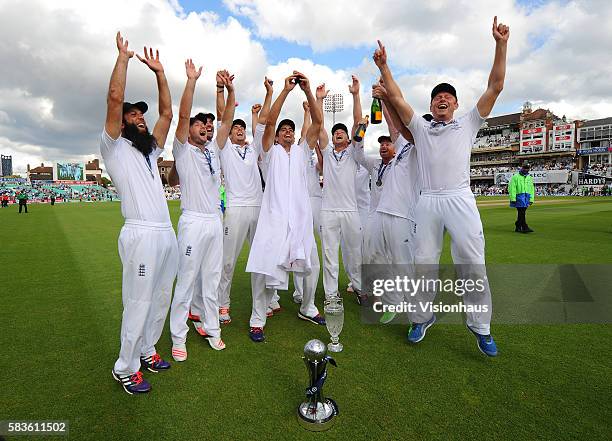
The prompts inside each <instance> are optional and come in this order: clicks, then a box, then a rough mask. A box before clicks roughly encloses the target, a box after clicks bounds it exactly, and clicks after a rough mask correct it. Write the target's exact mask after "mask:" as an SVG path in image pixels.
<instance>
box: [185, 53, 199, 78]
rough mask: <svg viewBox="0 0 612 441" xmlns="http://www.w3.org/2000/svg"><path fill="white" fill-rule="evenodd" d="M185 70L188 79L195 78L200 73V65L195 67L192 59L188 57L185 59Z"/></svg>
mask: <svg viewBox="0 0 612 441" xmlns="http://www.w3.org/2000/svg"><path fill="white" fill-rule="evenodd" d="M185 72H186V73H187V78H189V79H190V80H197V79H198V78H200V75H201V74H202V66H200V68H199V69H196V67H195V64H193V61H192V60H191V58H189V59H187V61H185Z"/></svg>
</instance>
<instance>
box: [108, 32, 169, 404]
mask: <svg viewBox="0 0 612 441" xmlns="http://www.w3.org/2000/svg"><path fill="white" fill-rule="evenodd" d="M116 41H117V49H118V50H119V55H118V57H117V62H116V63H115V68H114V69H113V73H112V75H111V79H110V84H109V88H108V96H107V111H106V123H105V125H104V132H103V133H102V137H101V142H100V151H101V153H102V158H104V163H105V164H106V168H107V170H108V173H109V175H110V177H111V179H112V180H113V184H114V185H115V187H116V188H117V192H118V193H119V196H120V197H121V214H122V215H123V217H124V218H125V224H124V225H123V228H122V229H121V233H120V234H119V256H120V258H121V262H122V264H123V281H122V286H121V291H122V297H123V317H122V321H121V350H120V352H119V358H118V359H117V361H116V362H115V366H114V368H113V371H112V374H113V378H114V379H115V380H116V381H118V382H119V383H120V384H121V385H122V386H123V388H124V390H125V391H126V392H127V393H128V394H134V393H144V392H149V391H150V390H151V385H150V384H149V383H148V382H147V381H146V380H144V379H143V378H142V373H141V372H140V367H141V365H142V366H144V367H145V368H147V369H148V370H149V371H150V372H159V371H160V370H166V369H169V368H170V363H168V362H166V361H164V360H162V359H161V357H160V356H159V355H158V353H157V351H156V350H155V344H156V343H157V341H158V340H159V337H160V335H161V333H162V330H163V327H164V322H165V321H166V315H167V314H168V307H169V306H170V299H171V296H172V282H173V281H174V277H175V276H176V270H177V264H178V252H177V244H176V236H175V234H174V230H173V229H172V223H171V222H170V214H169V212H168V204H167V203H166V198H165V195H164V189H163V187H162V183H161V179H160V176H159V171H158V169H157V166H156V163H157V158H158V157H159V156H160V154H161V153H162V147H163V146H164V144H165V142H166V137H167V136H168V130H169V129H170V122H171V121H172V103H171V99H170V90H169V88H168V82H167V80H166V76H165V74H164V68H163V66H162V64H161V62H160V61H159V52H157V53H156V55H155V56H154V55H153V49H150V50H149V51H148V52H147V48H146V47H145V54H144V55H145V56H144V58H141V57H140V56H138V58H139V59H140V60H141V61H142V62H143V63H145V64H146V65H147V66H148V67H149V68H150V69H151V70H152V71H153V72H154V73H155V76H156V78H157V88H158V92H159V119H158V120H157V123H156V124H155V127H154V128H153V133H152V134H150V133H149V131H148V129H147V124H146V121H145V119H144V116H143V115H144V113H145V112H146V111H147V109H148V106H147V105H146V103H144V102H138V103H135V104H131V103H128V102H124V95H125V84H126V78H127V66H128V62H129V60H130V58H132V56H133V55H134V52H133V51H130V50H128V42H127V40H126V41H125V42H124V41H123V38H122V37H121V34H120V33H117V37H116Z"/></svg>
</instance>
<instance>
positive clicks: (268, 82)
mask: <svg viewBox="0 0 612 441" xmlns="http://www.w3.org/2000/svg"><path fill="white" fill-rule="evenodd" d="M272 83H273V81H272V80H269V79H268V77H264V87H265V88H266V92H272Z"/></svg>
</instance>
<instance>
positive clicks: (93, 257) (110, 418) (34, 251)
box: [0, 198, 612, 441]
mask: <svg viewBox="0 0 612 441" xmlns="http://www.w3.org/2000/svg"><path fill="white" fill-rule="evenodd" d="M478 201H479V205H481V216H482V219H483V223H484V226H485V235H486V240H487V261H488V263H490V264H492V263H534V264H536V263H598V264H612V199H610V198H608V199H604V198H593V199H587V198H554V199H544V198H538V200H537V201H536V205H535V206H534V207H532V208H531V209H530V210H529V211H528V221H529V224H530V226H532V227H533V228H534V229H535V230H536V232H535V233H534V234H531V235H520V234H515V233H514V232H513V229H514V225H513V223H514V219H515V211H514V210H512V209H510V208H508V207H507V205H506V202H505V200H503V199H501V200H500V199H494V198H479V199H478ZM29 208H30V213H29V214H27V215H25V214H22V215H18V214H17V207H16V206H13V207H10V208H8V209H0V226H1V232H0V241H1V251H0V252H1V254H0V271H1V272H0V282H1V284H0V292H1V295H0V318H1V329H2V330H1V332H0V344H1V350H2V356H1V358H0V360H1V373H0V420H7V419H36V420H51V419H65V420H69V421H70V439H87V440H103V439H117V440H143V439H147V440H169V439H177V440H183V439H184V440H187V439H193V440H257V441H258V440H271V439H279V440H281V439H282V440H293V439H304V440H314V439H318V440H321V439H331V440H348V439H350V440H353V441H355V440H381V439H389V440H391V439H393V440H399V439H402V440H420V439H440V440H489V439H504V440H519V439H520V440H535V439H549V440H577V439H585V440H589V441H593V440H608V439H610V438H609V437H610V433H611V430H612V427H611V426H612V423H611V415H612V400H611V399H610V397H612V345H611V342H612V326H611V325H595V324H590V325H587V324H584V325H523V326H517V325H501V324H495V322H494V323H493V335H494V336H495V338H496V341H497V343H498V346H499V350H500V355H499V357H497V358H495V359H488V358H486V357H485V356H484V355H482V354H481V353H480V352H478V350H477V348H476V345H475V340H474V338H473V337H472V336H471V335H469V334H468V332H467V331H466V330H465V328H464V327H462V326H460V325H452V324H446V325H442V324H440V325H436V326H434V327H433V328H431V329H430V331H429V333H428V335H427V338H426V339H425V340H424V341H423V342H422V343H420V344H419V345H418V346H410V345H408V344H407V343H406V340H405V334H406V327H405V326H401V325H391V326H372V325H362V324H361V323H360V320H359V309H358V306H357V305H356V304H355V302H354V299H353V298H352V297H349V296H348V295H347V296H345V304H346V320H345V327H344V331H343V332H342V335H341V341H342V342H343V343H344V345H345V351H344V352H343V353H341V354H338V355H337V356H336V360H337V362H338V365H339V366H338V368H333V367H330V374H329V379H328V382H327V383H326V385H325V388H324V391H325V395H328V396H331V397H333V398H335V399H336V401H337V402H338V404H339V407H340V416H339V418H338V421H337V423H336V425H335V427H334V428H333V429H332V430H330V431H328V432H326V433H325V434H316V433H310V432H307V431H305V430H304V429H302V428H301V427H300V426H298V424H297V421H296V417H295V409H296V406H297V405H298V403H299V402H300V401H301V400H302V398H303V395H304V389H305V387H306V371H305V368H304V365H303V363H302V360H301V359H300V356H301V352H302V348H303V346H304V343H305V342H306V341H308V340H309V339H311V338H320V339H323V340H325V341H327V340H328V334H327V331H326V329H325V328H324V327H317V326H315V325H312V324H309V323H306V322H304V321H301V320H298V319H297V317H296V314H297V310H298V308H297V305H295V304H294V303H292V302H291V301H290V296H289V295H288V294H287V293H281V303H282V304H283V306H284V308H285V309H284V311H282V312H281V313H280V314H278V315H276V316H274V317H273V318H271V319H269V321H268V325H267V327H266V336H267V340H266V342H265V343H263V344H255V343H252V342H251V341H250V340H249V338H248V335H247V331H248V318H249V315H250V310H251V296H250V286H249V277H248V276H247V275H246V274H245V273H244V266H245V263H246V256H247V253H246V250H245V251H244V252H243V254H242V256H241V259H240V260H239V263H238V267H237V271H236V277H235V278H234V282H233V285H232V307H233V308H232V318H233V321H232V323H231V324H230V325H228V326H225V327H224V328H223V339H224V340H225V342H226V344H227V350H225V351H222V352H214V351H213V350H211V349H210V348H209V347H208V345H207V344H206V343H205V342H204V341H202V340H201V339H200V338H198V337H197V336H195V335H194V332H190V333H189V340H188V342H187V347H188V351H189V359H188V361H187V362H185V363H182V364H178V363H173V366H172V369H171V370H170V371H168V372H164V373H159V374H150V373H148V374H145V377H146V378H147V379H149V380H150V381H151V383H152V385H153V390H152V392H151V393H150V394H148V395H145V396H129V395H127V394H125V393H124V392H123V390H122V389H121V387H120V386H119V385H118V384H117V383H116V382H115V381H113V379H112V378H111V374H110V372H111V368H112V366H113V363H114V361H115V359H116V357H117V354H118V350H119V329H120V322H121V311H122V307H121V265H120V262H119V257H118V254H117V237H118V234H119V229H120V228H121V225H122V222H123V219H122V217H121V213H120V207H119V204H118V203H73V204H67V205H62V204H58V205H56V206H54V207H51V206H49V205H31V206H30V207H29ZM170 211H171V214H172V218H173V221H174V222H175V224H176V221H177V220H178V216H179V206H178V203H177V202H171V203H170ZM447 245H448V243H447ZM443 259H444V261H447V262H448V261H449V253H448V246H447V247H446V250H445V254H444V256H443ZM519 279H520V276H519ZM341 283H342V284H343V286H345V285H346V277H345V275H344V274H342V275H341ZM611 291H612V287H611ZM322 295H323V294H322V286H321V283H320V284H319V291H318V294H317V299H318V302H317V303H318V305H319V306H320V300H321V298H322ZM493 295H494V296H495V292H494V293H493ZM516 295H520V291H518V292H517V293H516ZM494 303H495V301H494ZM170 347H171V343H170V337H169V332H168V329H167V326H166V330H165V332H164V334H163V335H162V337H161V340H160V342H159V344H158V346H157V348H158V351H159V352H160V353H161V355H162V356H163V357H165V358H167V359H171V356H170ZM16 439H25V438H22V437H20V438H16ZM36 439H44V438H36ZM60 439H61V438H60Z"/></svg>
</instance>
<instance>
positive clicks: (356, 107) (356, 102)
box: [349, 75, 363, 133]
mask: <svg viewBox="0 0 612 441" xmlns="http://www.w3.org/2000/svg"><path fill="white" fill-rule="evenodd" d="M351 80H352V83H351V84H350V85H349V92H350V93H351V95H353V128H352V129H351V133H355V130H357V126H358V125H359V121H360V120H361V118H363V115H362V112H363V110H362V108H361V97H360V96H359V79H358V78H357V77H356V76H355V75H351Z"/></svg>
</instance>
